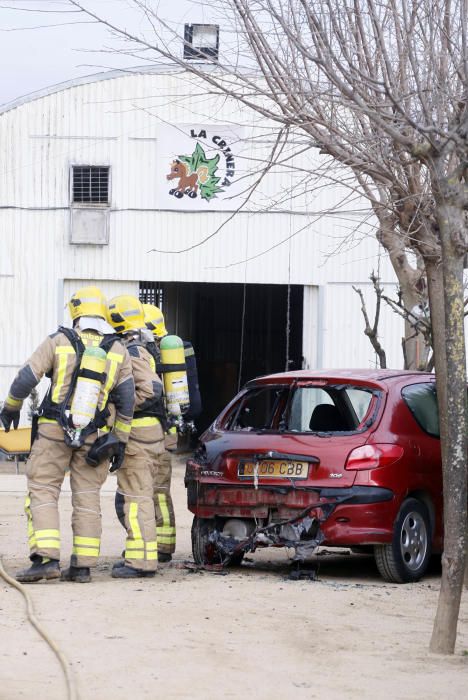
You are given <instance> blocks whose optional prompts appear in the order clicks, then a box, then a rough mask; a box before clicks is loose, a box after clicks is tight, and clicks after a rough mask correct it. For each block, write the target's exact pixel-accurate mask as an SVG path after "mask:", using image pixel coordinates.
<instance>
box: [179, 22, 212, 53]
mask: <svg viewBox="0 0 468 700" xmlns="http://www.w3.org/2000/svg"><path fill="white" fill-rule="evenodd" d="M218 53H219V26H218V25H217V24H186V25H185V29H184V58H186V59H189V60H193V59H195V60H202V61H203V60H205V61H206V60H211V61H217V60H218Z"/></svg>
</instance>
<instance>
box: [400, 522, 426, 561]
mask: <svg viewBox="0 0 468 700" xmlns="http://www.w3.org/2000/svg"><path fill="white" fill-rule="evenodd" d="M400 547H401V556H402V557H403V561H404V562H405V564H406V566H407V567H408V569H410V570H411V571H417V570H418V569H419V567H420V566H421V564H422V563H423V561H424V559H425V556H426V552H427V529H426V524H425V522H424V519H423V517H422V516H421V515H420V514H419V513H416V512H414V511H413V512H411V513H408V515H407V516H406V518H405V519H404V521H403V525H402V527H401V540H400Z"/></svg>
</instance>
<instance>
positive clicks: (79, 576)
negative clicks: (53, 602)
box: [60, 565, 91, 583]
mask: <svg viewBox="0 0 468 700" xmlns="http://www.w3.org/2000/svg"><path fill="white" fill-rule="evenodd" d="M60 580H61V581H75V582H76V583H89V581H91V573H90V570H89V567H88V566H72V565H71V566H70V567H69V568H68V569H65V570H64V571H62V575H61V577H60Z"/></svg>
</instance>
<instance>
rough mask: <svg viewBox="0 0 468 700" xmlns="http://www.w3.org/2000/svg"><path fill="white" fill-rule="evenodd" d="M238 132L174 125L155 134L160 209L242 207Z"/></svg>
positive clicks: (193, 209)
mask: <svg viewBox="0 0 468 700" xmlns="http://www.w3.org/2000/svg"><path fill="white" fill-rule="evenodd" d="M239 132H240V129H239V130H237V131H235V130H233V129H232V127H228V126H206V125H204V126H200V125H185V124H184V125H174V126H170V125H168V126H161V127H160V128H159V130H158V162H159V168H158V169H159V170H160V173H159V177H158V200H159V203H160V206H161V208H162V209H175V210H182V209H183V210H185V211H210V210H213V209H214V210H224V211H230V210H235V209H237V208H238V206H239V205H240V204H241V202H242V199H241V198H240V196H239V194H240V190H241V187H240V185H239V177H240V176H239V167H240V163H239V154H240V152H241V148H242V141H241V135H240V133H239Z"/></svg>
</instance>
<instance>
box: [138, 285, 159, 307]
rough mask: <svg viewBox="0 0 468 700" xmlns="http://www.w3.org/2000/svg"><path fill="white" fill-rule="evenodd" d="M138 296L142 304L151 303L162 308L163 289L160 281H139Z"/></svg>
mask: <svg viewBox="0 0 468 700" xmlns="http://www.w3.org/2000/svg"><path fill="white" fill-rule="evenodd" d="M138 297H139V299H140V301H141V303H142V304H153V305H154V306H157V307H159V308H160V309H161V308H162V305H163V289H162V285H161V283H160V282H149V281H146V282H140V287H139V292H138Z"/></svg>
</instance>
